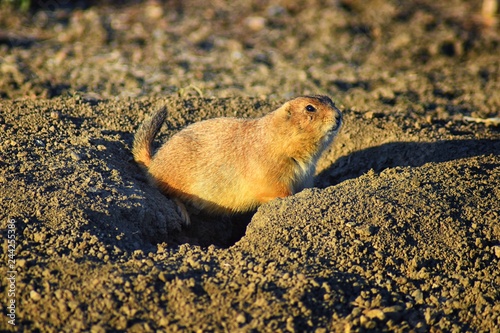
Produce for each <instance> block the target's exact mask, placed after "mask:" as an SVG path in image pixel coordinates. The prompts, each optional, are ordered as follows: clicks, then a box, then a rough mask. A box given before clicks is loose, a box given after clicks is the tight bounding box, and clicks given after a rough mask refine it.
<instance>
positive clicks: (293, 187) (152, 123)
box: [132, 95, 342, 225]
mask: <svg viewBox="0 0 500 333" xmlns="http://www.w3.org/2000/svg"><path fill="white" fill-rule="evenodd" d="M166 115H167V111H166V109H165V108H164V107H163V108H160V109H159V110H158V111H156V112H155V113H154V114H153V115H152V116H151V117H150V118H148V119H146V120H145V121H144V123H143V124H142V125H141V127H140V128H139V130H138V132H137V134H136V135H135V138H134V144H133V150H132V152H133V155H134V159H135V161H136V162H137V163H138V164H139V165H141V166H142V167H143V168H144V169H145V170H147V173H148V175H149V179H150V181H151V182H152V183H153V184H154V185H156V186H157V187H158V188H159V189H160V190H161V191H162V192H163V193H164V194H166V195H167V196H169V197H170V198H172V199H174V201H175V202H176V203H177V205H178V206H179V209H180V214H181V216H182V218H183V220H184V222H185V223H186V225H188V224H189V223H190V219H189V215H188V213H187V210H186V207H185V206H184V204H188V205H191V206H193V207H195V208H197V209H199V210H201V211H203V212H206V213H209V214H231V213H243V212H248V211H251V210H254V209H256V208H257V207H258V206H259V205H261V204H263V203H265V202H268V201H270V200H273V199H275V198H282V197H286V196H289V195H292V194H295V193H297V192H299V191H301V190H303V189H304V188H307V187H311V186H313V176H314V174H315V172H316V163H317V161H318V159H319V157H320V155H321V153H322V152H323V151H324V150H325V149H326V148H327V147H328V146H329V145H330V144H331V142H332V141H333V139H334V137H335V136H336V134H337V133H338V131H339V129H340V126H341V124H342V113H341V112H340V110H339V109H337V108H336V107H335V104H334V103H333V102H332V100H331V99H330V98H329V97H327V96H322V95H317V96H303V97H297V98H295V99H292V100H290V101H288V102H286V103H285V104H283V105H282V106H281V107H279V108H278V109H276V110H275V111H273V112H271V113H269V114H267V115H265V116H263V117H261V118H257V119H239V118H215V119H209V120H205V121H201V122H198V123H194V124H191V125H189V126H187V127H186V128H184V129H183V130H181V131H180V132H178V133H176V134H175V135H173V136H172V137H171V138H170V139H169V140H168V141H167V142H165V143H164V144H163V146H162V147H161V148H159V149H158V151H157V152H156V154H155V155H154V156H152V153H151V144H152V142H153V140H154V138H155V136H156V135H157V133H158V131H159V130H160V128H161V126H162V124H163V122H164V121H165V118H166Z"/></svg>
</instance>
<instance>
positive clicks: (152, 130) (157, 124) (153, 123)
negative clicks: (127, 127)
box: [132, 107, 167, 168]
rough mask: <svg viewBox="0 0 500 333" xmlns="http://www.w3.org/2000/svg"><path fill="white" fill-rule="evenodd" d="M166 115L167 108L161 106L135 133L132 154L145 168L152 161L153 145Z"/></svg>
mask: <svg viewBox="0 0 500 333" xmlns="http://www.w3.org/2000/svg"><path fill="white" fill-rule="evenodd" d="M166 117H167V108H166V107H161V108H160V109H158V111H156V112H155V113H154V114H153V115H152V116H151V117H149V118H148V119H146V120H145V121H144V122H143V123H142V124H141V127H139V130H138V131H137V133H136V134H135V137H134V145H133V148H132V154H133V155H134V160H135V161H136V162H137V163H138V164H139V165H141V166H143V167H145V168H147V167H149V164H150V163H151V156H152V153H151V146H152V143H153V140H154V138H155V137H156V135H157V134H158V132H159V131H160V128H161V126H162V125H163V122H164V121H165V118H166Z"/></svg>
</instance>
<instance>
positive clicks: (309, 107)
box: [306, 104, 316, 112]
mask: <svg viewBox="0 0 500 333" xmlns="http://www.w3.org/2000/svg"><path fill="white" fill-rule="evenodd" d="M306 110H307V111H309V112H315V111H316V108H315V107H314V106H312V105H311V104H309V105H308V106H306Z"/></svg>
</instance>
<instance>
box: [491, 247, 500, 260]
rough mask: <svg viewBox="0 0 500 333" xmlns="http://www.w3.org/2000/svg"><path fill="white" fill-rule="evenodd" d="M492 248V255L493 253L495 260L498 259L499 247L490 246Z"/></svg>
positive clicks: (499, 255)
mask: <svg viewBox="0 0 500 333" xmlns="http://www.w3.org/2000/svg"><path fill="white" fill-rule="evenodd" d="M492 248H493V253H495V256H496V257H497V258H500V245H495V246H492Z"/></svg>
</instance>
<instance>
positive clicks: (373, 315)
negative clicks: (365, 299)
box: [365, 309, 385, 320]
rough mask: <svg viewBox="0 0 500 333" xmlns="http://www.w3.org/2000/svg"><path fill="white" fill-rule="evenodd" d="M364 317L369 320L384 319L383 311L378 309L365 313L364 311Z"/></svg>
mask: <svg viewBox="0 0 500 333" xmlns="http://www.w3.org/2000/svg"><path fill="white" fill-rule="evenodd" d="M365 316H367V317H368V318H370V319H374V318H377V319H380V320H384V319H385V313H384V311H382V310H380V309H370V310H367V311H365Z"/></svg>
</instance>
